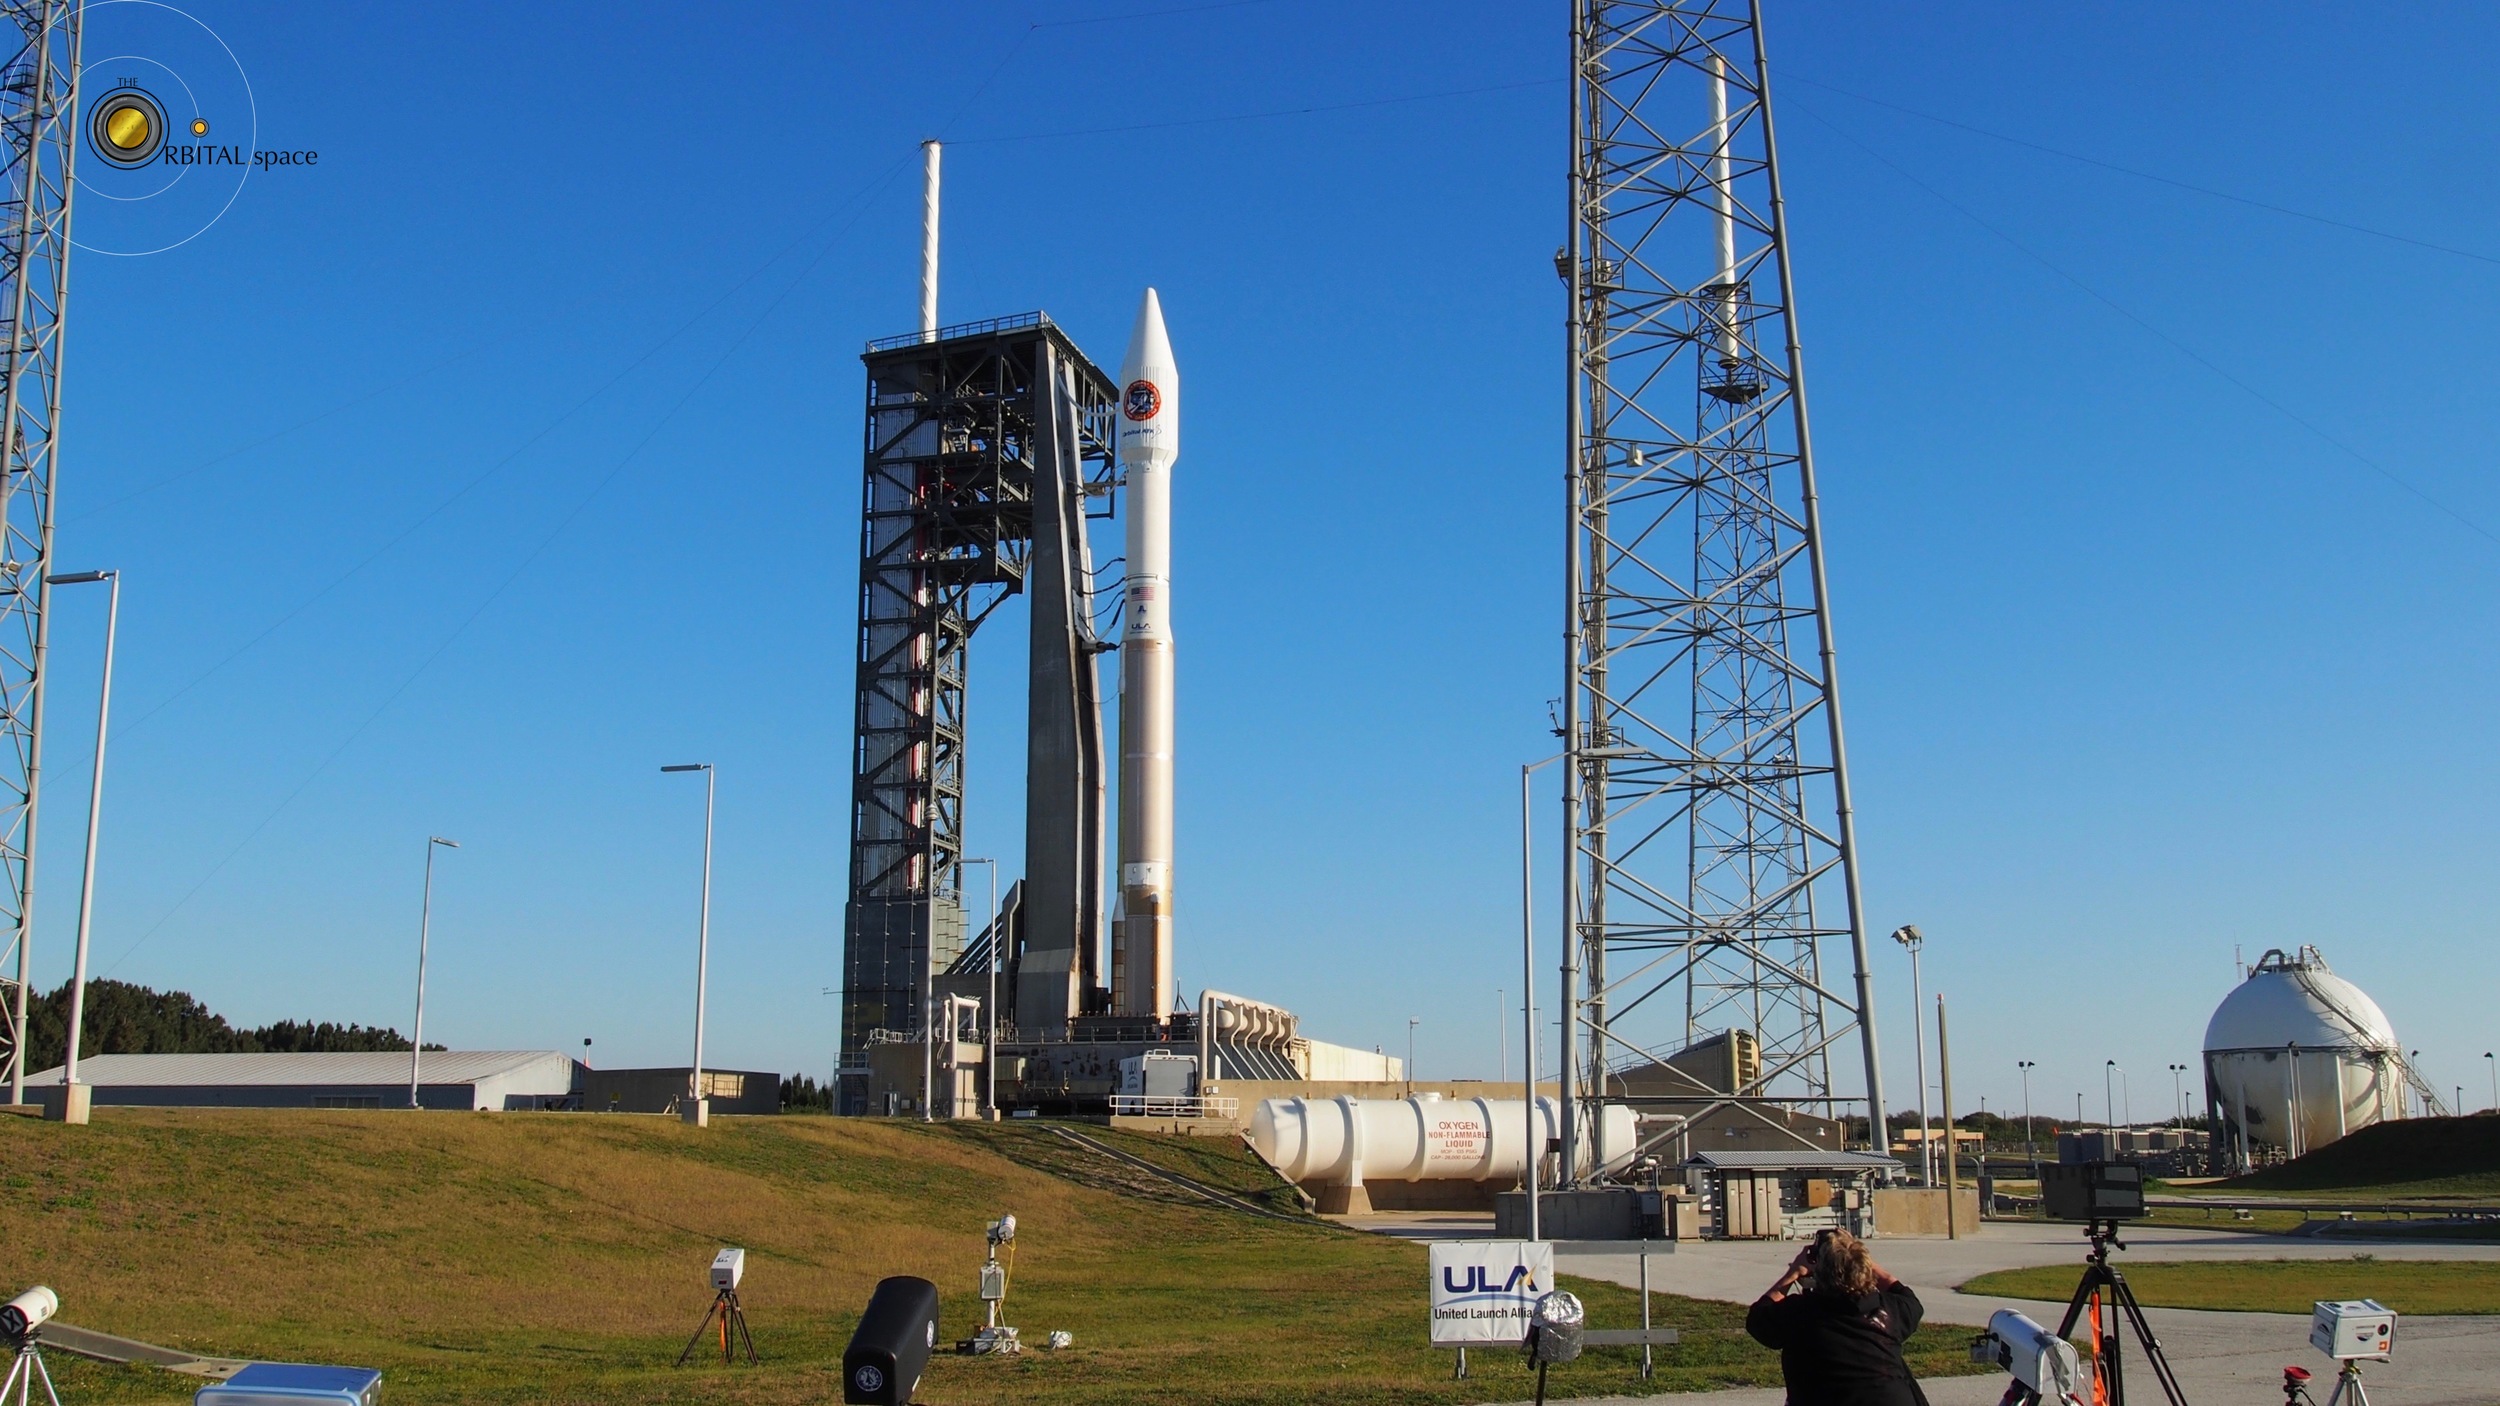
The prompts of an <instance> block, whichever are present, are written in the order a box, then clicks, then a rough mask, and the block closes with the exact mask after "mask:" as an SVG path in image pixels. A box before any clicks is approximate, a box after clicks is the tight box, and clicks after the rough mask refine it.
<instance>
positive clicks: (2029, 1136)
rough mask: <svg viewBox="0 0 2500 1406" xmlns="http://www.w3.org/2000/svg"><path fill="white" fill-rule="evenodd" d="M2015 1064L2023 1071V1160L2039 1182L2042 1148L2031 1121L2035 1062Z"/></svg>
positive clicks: (2020, 1060) (2032, 1176) (2018, 1062)
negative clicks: (2037, 1140) (2032, 1076)
mask: <svg viewBox="0 0 2500 1406" xmlns="http://www.w3.org/2000/svg"><path fill="white" fill-rule="evenodd" d="M2014 1063H2015V1064H2016V1065H2018V1066H2020V1067H2021V1069H2022V1071H2023V1160H2024V1161H2026V1162H2029V1163H2030V1164H2031V1179H2032V1180H2033V1181H2038V1180H2039V1179H2040V1148H2039V1146H2038V1144H2037V1142H2036V1141H2035V1134H2034V1131H2033V1130H2034V1126H2035V1125H2034V1124H2033V1123H2032V1121H2031V1068H2032V1065H2033V1063H2034V1061H2032V1060H2028V1059H2018V1060H2016V1061H2014Z"/></svg>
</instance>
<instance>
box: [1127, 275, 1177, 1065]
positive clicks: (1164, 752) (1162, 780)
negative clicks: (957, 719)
mask: <svg viewBox="0 0 2500 1406" xmlns="http://www.w3.org/2000/svg"><path fill="white" fill-rule="evenodd" d="M1120 386H1121V391H1120V429H1119V446H1118V454H1119V460H1120V468H1121V469H1122V471H1123V472H1124V473H1125V474H1126V475H1127V479H1128V598H1127V601H1126V603H1125V607H1124V609H1125V612H1126V615H1127V624H1126V628H1125V629H1124V630H1123V631H1122V633H1121V638H1120V914H1121V916H1120V919H1119V922H1118V924H1117V926H1116V927H1115V929H1114V933H1115V936H1114V938H1113V943H1112V947H1113V950H1112V956H1111V1005H1112V1009H1113V1011H1115V1012H1116V1013H1118V1014H1121V1015H1139V1016H1149V1017H1152V1018H1153V1019H1155V1020H1158V1021H1160V1020H1163V1019H1165V1018H1167V1017H1168V1016H1169V1015H1170V1014H1171V1012H1172V463H1173V461H1174V460H1176V459H1178V458H1180V455H1181V378H1180V372H1179V370H1178V369H1177V368H1176V367H1175V366H1174V365H1173V364H1172V341H1171V338H1169V337H1168V336H1166V335H1165V334H1164V330H1163V304H1162V302H1161V301H1160V300H1158V299H1157V298H1156V297H1155V290H1153V289H1152V288H1149V289H1147V290H1146V298H1145V301H1144V302H1142V303H1140V304H1138V307H1137V326H1136V329H1135V330H1134V331H1132V332H1130V333H1129V340H1128V355H1127V356H1125V357H1123V358H1122V359H1121V361H1120Z"/></svg>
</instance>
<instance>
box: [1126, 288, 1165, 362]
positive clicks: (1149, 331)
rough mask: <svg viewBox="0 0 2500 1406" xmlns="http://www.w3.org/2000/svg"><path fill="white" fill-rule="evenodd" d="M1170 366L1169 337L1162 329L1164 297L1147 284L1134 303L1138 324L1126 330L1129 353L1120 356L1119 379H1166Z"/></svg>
mask: <svg viewBox="0 0 2500 1406" xmlns="http://www.w3.org/2000/svg"><path fill="white" fill-rule="evenodd" d="M1173 370H1174V368H1173V366H1172V339H1171V337H1170V335H1168V334H1167V333H1165V331H1164V330H1163V300H1162V299H1160V298H1158V297H1156V296H1155V290H1153V289H1152V288H1149V289H1147V290H1146V296H1145V298H1144V299H1143V300H1141V301H1140V302H1139V303H1138V304H1137V325H1136V326H1135V327H1133V328H1131V329H1130V330H1129V334H1128V355H1126V356H1124V357H1122V358H1121V359H1120V379H1121V380H1123V381H1133V380H1135V379H1137V378H1138V377H1140V376H1148V377H1154V378H1157V379H1162V380H1169V379H1172V378H1173Z"/></svg>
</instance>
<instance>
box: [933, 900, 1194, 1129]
mask: <svg viewBox="0 0 2500 1406" xmlns="http://www.w3.org/2000/svg"><path fill="white" fill-rule="evenodd" d="M974 864H986V865H988V866H990V921H989V925H988V929H987V930H988V932H989V935H990V960H989V962H988V964H987V965H988V967H989V978H990V995H989V1000H988V1002H987V1003H985V1004H984V1005H983V1006H982V1007H981V1024H982V1026H983V1027H984V1028H983V1029H982V1032H981V1104H982V1111H983V1112H984V1113H986V1114H987V1115H988V1116H990V1117H991V1118H996V1117H997V1116H998V939H999V938H1000V937H1001V936H1002V934H1001V933H1000V932H999V930H998V861H997V860H995V859H959V860H957V861H955V867H956V868H957V869H958V870H962V869H964V868H966V867H968V866H970V865H974ZM1198 1077H1199V1078H1200V1079H1204V1078H1205V1077H1206V1071H1205V1070H1203V1069H1201V1070H1199V1071H1198ZM952 1102H953V1101H952V1100H949V1103H950V1104H951V1103H952Z"/></svg>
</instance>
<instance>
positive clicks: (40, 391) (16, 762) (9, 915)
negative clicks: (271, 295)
mask: <svg viewBox="0 0 2500 1406" xmlns="http://www.w3.org/2000/svg"><path fill="white" fill-rule="evenodd" d="M84 12H85V6H84V5H83V4H82V3H80V0H0V45H6V46H9V57H8V60H7V62H6V64H5V66H0V162H5V163H6V166H5V171H0V317H5V318H6V321H5V322H4V323H0V435H5V439H0V943H5V944H6V945H5V946H0V988H5V989H0V1011H4V1012H5V1015H4V1016H0V1038H5V1041H6V1045H7V1050H6V1055H7V1063H8V1077H9V1099H10V1101H11V1102H13V1103H23V1102H25V1101H26V1047H25V1032H26V1030H27V1013H26V1002H27V993H28V989H29V985H30V982H31V980H32V977H33V972H32V970H31V966H30V959H31V955H32V953H31V949H30V942H29V939H30V938H31V936H32V932H31V927H32V924H33V919H34V902H35V802H36V798H37V795H38V786H37V781H38V778H39V775H40V771H41V766H42V760H43V679H44V653H45V650H46V648H47V646H48V643H49V638H48V637H49V633H50V630H49V626H50V623H51V610H50V605H51V590H50V588H49V587H48V586H47V585H45V583H44V578H45V576H46V575H47V574H48V573H49V572H50V570H51V567H52V519H53V514H52V498H53V486H54V482H55V480H54V472H55V470H56V469H57V468H58V467H59V463H60V430H61V331H62V325H63V322H64V320H65V315H66V313H67V311H68V301H69V207H70V166H71V159H72V157H73V155H74V154H75V152H76V149H77V142H76V133H77V128H78V63H79V53H78V34H79V28H80V23H81V20H82V18H83V15H84Z"/></svg>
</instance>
